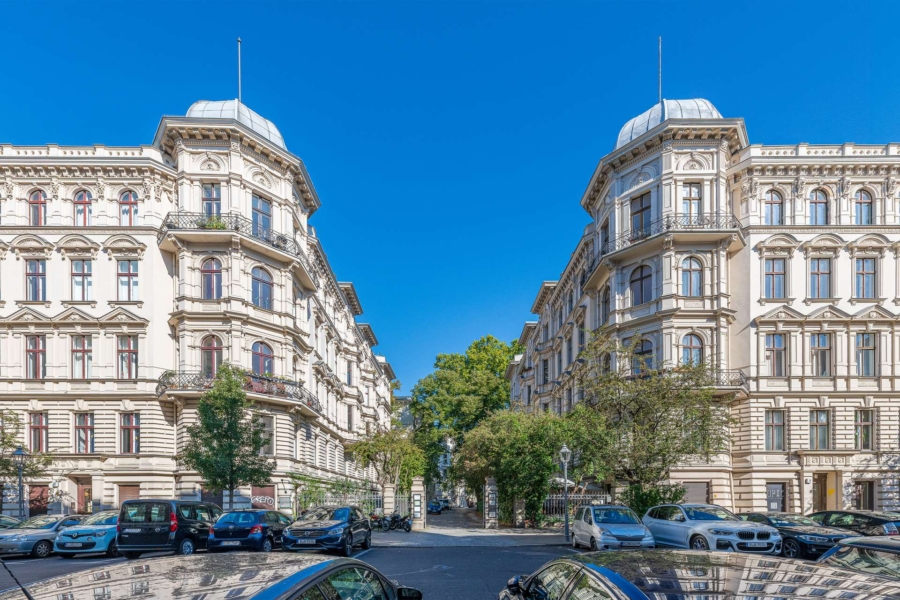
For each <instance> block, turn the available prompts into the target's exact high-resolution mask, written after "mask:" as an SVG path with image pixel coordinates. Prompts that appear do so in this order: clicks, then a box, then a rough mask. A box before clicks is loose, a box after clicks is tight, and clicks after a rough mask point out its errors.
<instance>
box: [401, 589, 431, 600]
mask: <svg viewBox="0 0 900 600" xmlns="http://www.w3.org/2000/svg"><path fill="white" fill-rule="evenodd" d="M423 597H424V596H422V592H420V591H419V590H416V589H413V588H405V587H402V588H397V598H399V599H400V600H422V598H423Z"/></svg>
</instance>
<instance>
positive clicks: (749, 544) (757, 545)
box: [747, 542, 768, 548]
mask: <svg viewBox="0 0 900 600" xmlns="http://www.w3.org/2000/svg"><path fill="white" fill-rule="evenodd" d="M766 546H768V544H767V543H765V542H747V547H748V548H765V547H766Z"/></svg>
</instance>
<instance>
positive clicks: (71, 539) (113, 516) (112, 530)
mask: <svg viewBox="0 0 900 600" xmlns="http://www.w3.org/2000/svg"><path fill="white" fill-rule="evenodd" d="M118 522H119V511H117V510H105V511H103V512H98V513H95V514H93V515H90V516H89V517H87V518H86V519H84V520H83V521H81V522H80V523H79V524H78V525H73V526H72V527H66V528H65V529H63V530H62V531H60V532H59V533H58V534H56V540H55V541H54V543H53V551H54V552H55V553H56V554H58V555H59V556H61V557H63V558H72V557H73V556H75V555H76V554H91V553H96V552H104V553H106V555H107V556H118V555H119V547H118V546H117V545H116V524H117V523H118Z"/></svg>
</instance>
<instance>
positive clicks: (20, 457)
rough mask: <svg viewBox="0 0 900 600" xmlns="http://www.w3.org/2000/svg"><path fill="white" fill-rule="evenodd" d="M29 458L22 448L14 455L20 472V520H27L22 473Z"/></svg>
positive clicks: (17, 449)
mask: <svg viewBox="0 0 900 600" xmlns="http://www.w3.org/2000/svg"><path fill="white" fill-rule="evenodd" d="M27 457H28V453H27V452H25V451H24V450H22V446H19V447H18V448H16V451H15V452H13V453H12V459H13V462H14V463H15V465H16V468H17V469H18V470H19V518H20V519H24V518H25V487H24V486H23V482H22V471H23V470H24V469H25V459H26V458H27Z"/></svg>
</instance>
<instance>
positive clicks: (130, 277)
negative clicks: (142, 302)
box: [118, 260, 140, 302]
mask: <svg viewBox="0 0 900 600" xmlns="http://www.w3.org/2000/svg"><path fill="white" fill-rule="evenodd" d="M118 264H119V268H118V278H119V285H118V289H119V292H118V299H119V301H121V302H129V301H134V300H137V299H138V298H139V297H140V296H138V261H136V260H120V261H118Z"/></svg>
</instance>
